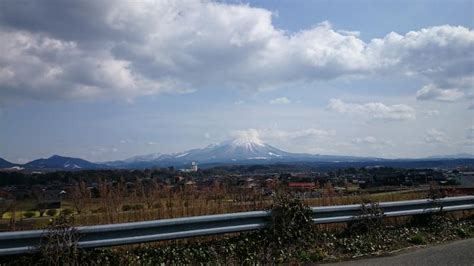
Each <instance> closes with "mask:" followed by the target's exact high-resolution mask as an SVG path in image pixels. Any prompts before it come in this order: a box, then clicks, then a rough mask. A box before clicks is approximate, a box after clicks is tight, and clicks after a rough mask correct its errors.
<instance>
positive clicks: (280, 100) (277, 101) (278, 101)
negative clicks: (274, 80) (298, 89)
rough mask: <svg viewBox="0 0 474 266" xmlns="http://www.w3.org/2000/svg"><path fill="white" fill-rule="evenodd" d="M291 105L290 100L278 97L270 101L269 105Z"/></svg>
mask: <svg viewBox="0 0 474 266" xmlns="http://www.w3.org/2000/svg"><path fill="white" fill-rule="evenodd" d="M289 103H291V101H290V99H288V98H286V97H280V98H275V99H272V100H270V104H289Z"/></svg>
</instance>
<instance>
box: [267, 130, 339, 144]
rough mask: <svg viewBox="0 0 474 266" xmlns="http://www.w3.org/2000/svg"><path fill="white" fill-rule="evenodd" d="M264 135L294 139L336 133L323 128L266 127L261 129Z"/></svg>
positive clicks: (327, 135)
mask: <svg viewBox="0 0 474 266" xmlns="http://www.w3.org/2000/svg"><path fill="white" fill-rule="evenodd" d="M261 134H262V136H264V137H265V138H270V139H277V140H283V141H287V140H292V139H319V138H326V137H330V136H333V135H335V132H334V131H332V130H323V129H317V128H307V129H300V130H281V129H264V130H261Z"/></svg>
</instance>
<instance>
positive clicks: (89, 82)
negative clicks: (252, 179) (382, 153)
mask: <svg viewBox="0 0 474 266" xmlns="http://www.w3.org/2000/svg"><path fill="white" fill-rule="evenodd" d="M48 5H54V8H51V7H50V6H48ZM64 17H67V18H68V20H64V19H63V18H64ZM0 23H1V24H2V28H1V29H0V39H1V40H2V43H1V44H0V49H1V50H2V51H4V52H2V53H0V88H1V90H0V95H1V96H2V100H4V101H6V100H7V99H9V98H12V97H13V98H20V99H40V100H43V99H57V98H60V99H64V98H66V99H84V98H86V99H89V98H93V99H95V98H98V97H117V96H120V97H125V98H127V99H129V98H133V97H135V96H140V95H150V94H158V93H163V92H191V91H193V90H195V89H196V88H200V87H203V86H219V87H223V88H230V87H232V88H256V89H259V90H263V89H271V88H275V87H279V86H283V85H285V84H289V83H295V82H312V81H317V80H328V79H334V78H338V77H350V76H353V75H357V76H369V75H372V74H387V75H388V74H391V73H397V72H398V73H402V74H405V75H412V76H413V75H417V76H422V77H424V78H426V79H428V80H429V84H433V85H428V86H435V88H437V90H438V91H435V92H433V89H421V90H420V91H421V92H420V95H419V98H420V99H438V98H439V99H441V100H455V99H458V98H459V97H458V95H459V94H460V93H461V91H466V90H472V75H473V71H474V70H473V69H474V67H473V66H474V59H473V58H474V49H473V47H474V32H473V31H471V30H470V29H468V28H465V27H461V26H458V27H453V26H449V25H445V26H440V27H431V28H426V29H421V30H419V31H411V32H409V33H407V34H405V35H400V34H397V33H393V32H392V33H390V34H388V35H387V36H385V37H384V38H381V39H373V40H371V41H369V42H367V43H366V42H364V41H363V40H361V39H360V38H359V37H358V35H359V33H358V32H349V31H344V30H334V29H333V27H332V26H331V24H330V23H329V22H322V23H320V24H317V25H316V26H314V27H312V28H309V29H304V30H301V31H299V32H297V33H288V32H285V31H283V30H281V29H278V28H276V27H275V26H274V24H273V22H272V13H271V12H270V11H268V10H265V9H262V8H254V7H250V6H249V5H237V4H226V3H216V2H210V1H179V2H167V1H145V2H136V1H114V2H110V1H80V0H78V1H75V4H74V5H71V4H58V3H57V2H56V1H42V2H41V3H34V2H32V3H30V4H28V5H24V4H22V3H18V4H15V3H11V4H9V5H8V6H6V7H5V8H3V9H2V10H1V11H0ZM58 25H62V26H61V27H59V26H58ZM72 29H75V30H72ZM423 90H425V91H426V90H430V91H428V92H424V91H423ZM446 90H448V91H446ZM433 93H434V94H435V95H439V96H436V97H434V98H433V97H428V95H431V94H433Z"/></svg>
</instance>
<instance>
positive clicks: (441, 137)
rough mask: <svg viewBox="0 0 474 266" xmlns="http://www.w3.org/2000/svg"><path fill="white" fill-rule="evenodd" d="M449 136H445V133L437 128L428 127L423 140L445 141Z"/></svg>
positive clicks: (429, 141)
mask: <svg viewBox="0 0 474 266" xmlns="http://www.w3.org/2000/svg"><path fill="white" fill-rule="evenodd" d="M448 140H449V138H448V137H447V136H446V134H445V133H444V132H442V131H439V130H437V129H434V128H432V129H430V130H428V131H427V132H426V135H425V138H424V141H425V142H426V143H433V144H435V143H447V142H448Z"/></svg>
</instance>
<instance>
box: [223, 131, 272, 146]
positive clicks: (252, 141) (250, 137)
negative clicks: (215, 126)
mask: <svg viewBox="0 0 474 266" xmlns="http://www.w3.org/2000/svg"><path fill="white" fill-rule="evenodd" d="M235 135H236V136H235V138H234V139H233V140H231V142H230V143H231V144H232V145H233V146H244V147H251V146H265V144H264V143H263V142H262V140H261V139H260V136H259V133H258V131H257V130H255V129H249V130H243V131H237V132H236V134H235Z"/></svg>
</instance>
